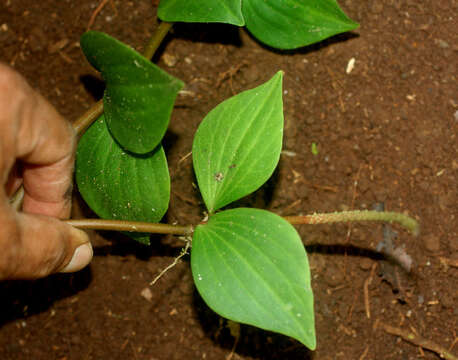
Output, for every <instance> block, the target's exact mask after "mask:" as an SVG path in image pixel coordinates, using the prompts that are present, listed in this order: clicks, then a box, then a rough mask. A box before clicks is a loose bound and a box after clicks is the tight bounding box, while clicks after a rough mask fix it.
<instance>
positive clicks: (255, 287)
mask: <svg viewBox="0 0 458 360" xmlns="http://www.w3.org/2000/svg"><path fill="white" fill-rule="evenodd" d="M191 268H192V274H193V278H194V282H195V284H196V287H197V290H198V291H199V293H200V295H201V296H202V298H203V299H204V300H205V302H206V303H207V305H208V306H209V307H210V308H211V309H213V310H214V311H215V312H217V313H218V314H220V315H222V316H224V317H226V318H228V319H231V320H233V321H237V322H241V323H245V324H249V325H254V326H257V327H259V328H262V329H266V330H270V331H275V332H278V333H281V334H284V335H288V336H291V337H293V338H295V339H297V340H299V341H300V342H302V343H303V344H304V345H306V346H307V347H309V348H310V349H312V350H313V349H315V346H316V340H315V325H314V313H313V293H312V289H311V286H310V269H309V264H308V260H307V254H306V252H305V249H304V246H303V245H302V242H301V239H300V237H299V235H298V234H297V232H296V230H295V229H294V227H293V226H292V225H291V224H289V223H288V222H287V221H286V220H284V219H283V218H281V217H279V216H278V215H275V214H273V213H270V212H268V211H265V210H259V209H245V208H239V209H232V210H226V211H222V212H220V213H217V214H215V215H213V216H211V217H210V220H209V222H208V223H207V224H205V225H199V226H197V227H196V229H195V232H194V236H193V240H192V250H191Z"/></svg>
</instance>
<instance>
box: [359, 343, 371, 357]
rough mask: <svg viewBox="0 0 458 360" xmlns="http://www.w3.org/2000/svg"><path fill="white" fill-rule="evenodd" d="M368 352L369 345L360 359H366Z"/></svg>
mask: <svg viewBox="0 0 458 360" xmlns="http://www.w3.org/2000/svg"><path fill="white" fill-rule="evenodd" d="M368 352H369V345H368V346H366V348H365V349H364V351H363V353H362V354H361V356H360V357H359V360H364V359H365V358H366V355H367V354H368Z"/></svg>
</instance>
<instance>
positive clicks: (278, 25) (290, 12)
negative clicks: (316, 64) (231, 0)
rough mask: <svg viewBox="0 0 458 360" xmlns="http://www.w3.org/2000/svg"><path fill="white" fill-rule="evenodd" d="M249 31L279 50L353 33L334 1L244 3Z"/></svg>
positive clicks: (260, 0)
mask: <svg viewBox="0 0 458 360" xmlns="http://www.w3.org/2000/svg"><path fill="white" fill-rule="evenodd" d="M242 13H243V16H244V18H245V22H246V27H247V28H248V30H249V31H250V32H251V33H252V34H253V35H254V36H255V37H256V38H258V39H259V40H260V41H262V42H263V43H265V44H267V45H269V46H272V47H274V48H277V49H295V48H298V47H301V46H306V45H309V44H313V43H316V42H318V41H321V40H323V39H326V38H328V37H330V36H333V35H335V34H339V33H342V32H345V31H349V30H353V29H355V28H356V27H358V24H357V23H355V22H353V21H352V20H350V19H349V18H348V17H347V16H346V15H345V14H344V12H343V11H342V10H341V9H340V8H339V5H338V4H337V2H336V1H335V0H243V1H242Z"/></svg>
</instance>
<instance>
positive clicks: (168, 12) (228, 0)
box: [157, 0, 244, 26]
mask: <svg viewBox="0 0 458 360" xmlns="http://www.w3.org/2000/svg"><path fill="white" fill-rule="evenodd" d="M241 7H242V5H241V0H217V1H215V0H192V1H189V0H161V2H160V3H159V8H158V10H157V14H158V17H159V18H160V19H161V20H163V21H182V22H219V23H226V24H233V25H238V26H243V25H244V20H243V16H242V9H241Z"/></svg>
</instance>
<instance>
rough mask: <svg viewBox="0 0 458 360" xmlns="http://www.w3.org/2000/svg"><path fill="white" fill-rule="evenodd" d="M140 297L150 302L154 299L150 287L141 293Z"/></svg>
mask: <svg viewBox="0 0 458 360" xmlns="http://www.w3.org/2000/svg"><path fill="white" fill-rule="evenodd" d="M140 295H141V296H142V297H143V298H145V299H146V300H148V301H151V300H152V299H153V293H152V292H151V290H150V288H149V287H146V288H144V289H143V290H142V291H141V292H140Z"/></svg>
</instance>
